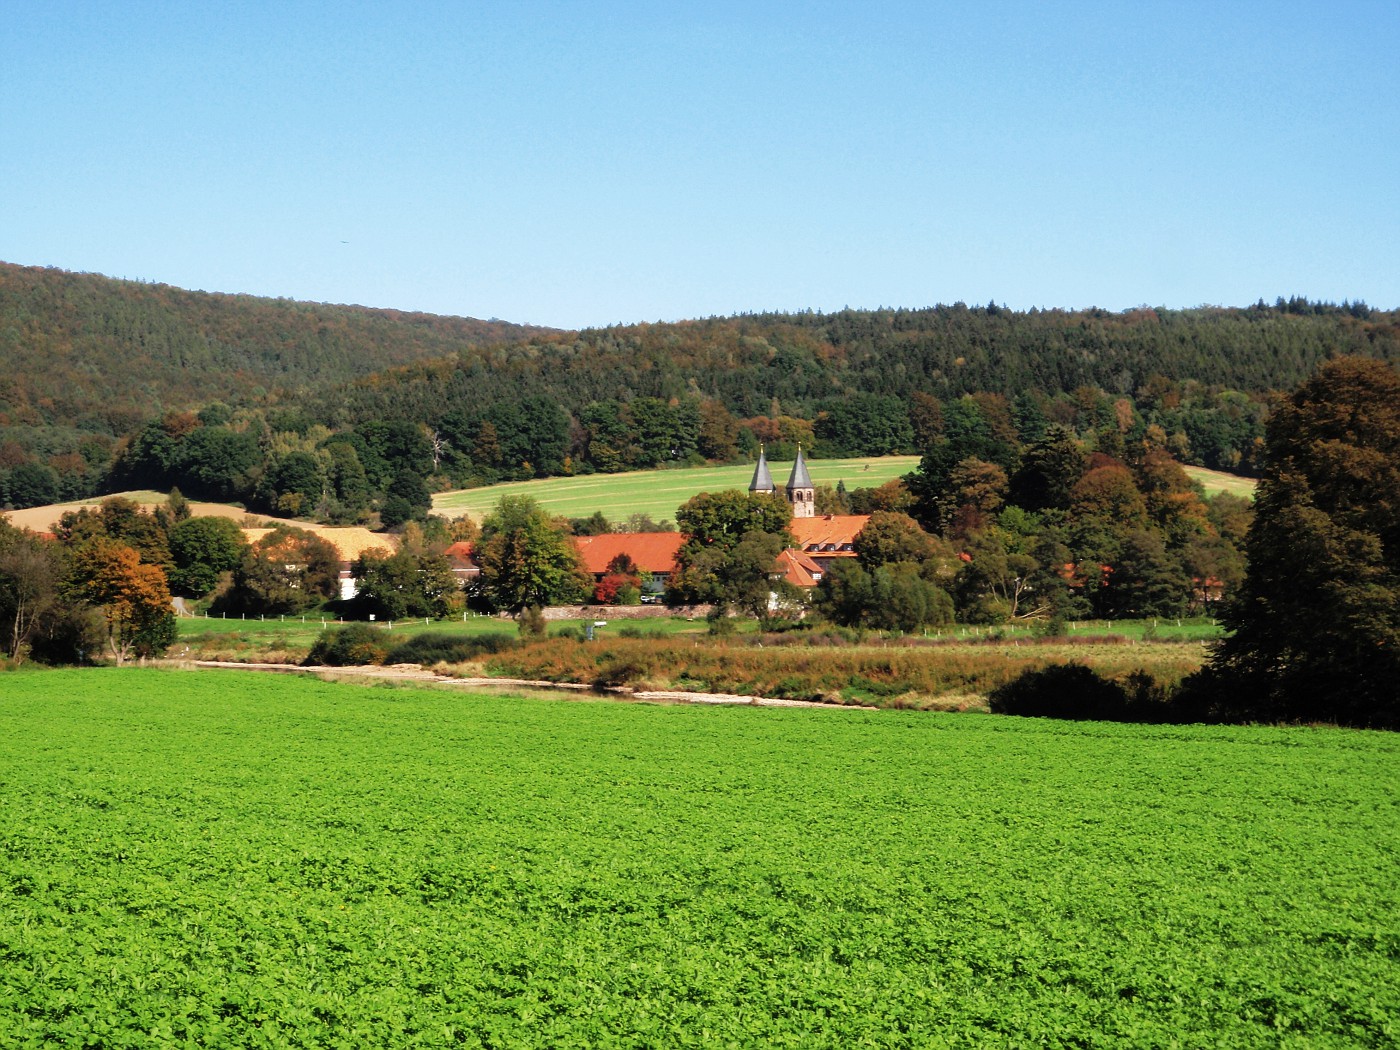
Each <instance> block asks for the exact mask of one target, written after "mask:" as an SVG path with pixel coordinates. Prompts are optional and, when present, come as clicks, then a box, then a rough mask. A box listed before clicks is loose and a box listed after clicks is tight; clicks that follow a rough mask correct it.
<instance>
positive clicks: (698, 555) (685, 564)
mask: <svg viewBox="0 0 1400 1050" xmlns="http://www.w3.org/2000/svg"><path fill="white" fill-rule="evenodd" d="M791 520H792V510H791V508H790V507H789V506H788V505H787V503H786V502H785V501H783V500H782V499H779V498H778V497H776V496H772V495H762V494H757V493H751V492H740V491H739V490H738V489H730V490H727V491H725V492H702V493H700V494H699V495H698V496H694V497H692V498H691V499H689V500H687V501H686V502H685V503H684V504H682V505H681V507H680V509H679V510H677V511H676V524H677V525H678V526H679V527H680V530H681V532H683V533H684V534H685V542H684V543H683V544H681V548H680V550H679V551H678V552H677V554H676V561H677V563H678V567H679V571H678V572H677V573H676V575H675V577H674V578H673V579H672V581H671V588H670V590H669V592H668V600H669V601H671V602H673V603H683V602H712V603H714V604H715V605H722V606H723V605H734V606H738V607H739V608H741V609H743V610H744V611H745V612H748V613H750V614H751V615H754V616H762V615H764V614H765V613H766V612H767V609H768V603H769V597H770V595H772V594H773V593H774V592H776V591H780V590H782V589H783V588H782V587H780V586H779V584H778V581H777V576H778V566H777V558H778V555H779V554H781V553H782V552H783V550H784V549H786V548H787V546H788V545H789V544H790V543H792V534H791V533H790V532H789V531H788V523H789V522H790V521H791Z"/></svg>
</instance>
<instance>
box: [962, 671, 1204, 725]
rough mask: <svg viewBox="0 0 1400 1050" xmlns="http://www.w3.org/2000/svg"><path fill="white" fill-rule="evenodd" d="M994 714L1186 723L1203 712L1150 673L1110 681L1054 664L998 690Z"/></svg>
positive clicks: (993, 695)
mask: <svg viewBox="0 0 1400 1050" xmlns="http://www.w3.org/2000/svg"><path fill="white" fill-rule="evenodd" d="M987 699H988V701H989V704H990V706H991V709H992V712H993V713H995V714H1002V715H1026V716H1030V717H1036V718H1065V719H1070V720H1075V721H1082V720H1090V719H1092V720H1098V721H1106V722H1147V723H1181V722H1194V721H1200V720H1201V717H1200V715H1201V712H1199V711H1198V710H1197V709H1196V708H1194V707H1192V706H1189V705H1188V704H1186V703H1184V702H1177V699H1176V697H1174V696H1173V693H1172V690H1171V689H1169V688H1168V687H1167V686H1166V685H1164V684H1163V683H1162V682H1159V681H1158V680H1157V679H1156V678H1154V677H1153V676H1152V675H1150V674H1148V673H1147V672H1146V671H1143V670H1138V671H1133V672H1131V673H1130V674H1128V675H1126V676H1124V677H1123V678H1122V680H1121V681H1120V680H1116V679H1105V678H1103V677H1101V676H1100V675H1098V674H1096V673H1095V672H1094V671H1093V670H1091V669H1090V668H1088V667H1085V666H1084V665H1083V664H1077V663H1069V664H1055V665H1053V666H1051V667H1046V668H1041V669H1038V670H1031V671H1026V672H1025V673H1023V674H1022V675H1020V676H1019V677H1018V678H1016V679H1014V680H1012V681H1010V682H1007V683H1006V684H1005V685H1001V686H998V687H997V688H995V689H993V690H992V691H991V693H990V694H989V695H988V697H987Z"/></svg>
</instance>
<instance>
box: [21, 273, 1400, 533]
mask: <svg viewBox="0 0 1400 1050" xmlns="http://www.w3.org/2000/svg"><path fill="white" fill-rule="evenodd" d="M1397 349H1400V315H1397V314H1396V313H1395V312H1393V311H1390V312H1387V311H1378V310H1373V309H1371V308H1370V307H1367V306H1365V305H1364V304H1360V303H1344V304H1342V305H1341V306H1336V305H1332V304H1322V303H1313V302H1309V301H1307V300H1301V299H1292V300H1287V301H1285V300H1279V301H1277V302H1275V303H1273V304H1265V303H1262V302H1260V303H1257V304H1255V305H1254V306H1252V307H1249V308H1245V309H1220V308H1200V309H1196V310H1166V309H1139V310H1132V311H1125V312H1122V313H1110V312H1107V311H1102V310H1085V311H1056V310H1048V311H1040V310H1030V311H1024V312H1021V311H1012V310H1007V309H1005V308H1003V307H998V306H996V305H995V304H994V303H993V304H988V305H987V306H985V307H976V306H967V305H965V304H961V303H957V304H953V305H951V306H937V307H932V308H928V309H924V310H875V311H852V310H847V311H841V312H839V313H834V314H821V313H813V312H808V313H796V314H761V315H745V316H738V317H729V318H711V319H707V320H701V321H689V322H681V323H676V324H656V325H632V326H621V327H615V328H607V329H598V330H588V331H583V332H572V333H569V332H548V331H542V330H528V329H523V328H520V327H518V326H508V325H500V324H494V323H488V322H475V321H471V320H469V319H461V318H433V317H428V316H426V315H410V314H401V313H397V312H395V311H382V310H381V311H370V310H363V309H360V308H352V307H331V306H326V305H324V304H307V303H293V302H289V301H285V300H268V299H256V298H252V297H247V296H218V295H208V294H206V293H196V292H184V291H181V290H179V289H173V288H168V287H166V286H159V285H145V284H140V283H137V282H121V281H112V280H110V279H107V278H100V277H96V276H92V275H75V274H64V273H62V272H60V271H52V270H34V269H28V268H21V267H9V266H3V265H0V350H3V352H4V355H5V360H6V361H7V363H8V364H10V365H11V367H10V368H9V369H8V370H7V372H6V374H5V375H4V376H0V506H9V507H24V506H33V505H38V504H41V503H47V502H52V501H54V500H58V499H76V498H80V497H86V496H90V495H93V494H99V493H103V492H110V491H116V490H117V488H118V487H119V486H123V485H126V484H130V483H133V482H135V481H138V480H140V479H142V478H160V479H162V480H163V481H164V482H165V483H166V484H178V485H179V486H180V487H181V488H182V489H184V490H185V491H187V492H189V493H190V494H191V495H194V494H197V493H198V494H206V493H213V492H220V491H221V492H226V493H230V496H229V497H227V498H234V499H237V500H239V501H240V502H244V503H245V504H247V505H248V506H249V507H255V508H258V509H264V510H268V511H271V510H274V509H278V508H277V506H276V505H277V503H278V501H282V502H284V503H287V504H295V503H298V502H300V504H301V508H300V509H299V510H298V511H287V510H285V509H283V510H282V512H283V513H299V514H301V515H303V516H307V517H320V518H322V519H323V520H328V521H329V520H368V519H367V513H368V512H373V511H378V510H380V509H382V508H383V507H384V505H385V504H386V503H389V502H390V501H392V506H391V507H389V508H388V509H389V514H388V517H389V518H390V519H398V518H401V516H402V514H403V513H404V511H405V505H407V507H408V508H410V509H411V508H413V507H415V506H416V507H421V506H422V505H423V502H422V495H423V494H422V492H421V491H419V487H418V486H417V485H416V484H415V483H414V481H413V479H410V478H407V477H405V480H404V481H403V482H402V486H403V491H401V492H399V493H393V494H391V493H389V492H388V486H389V484H390V482H388V481H386V480H383V478H382V472H380V471H378V465H377V464H376V463H375V462H373V461H372V460H373V456H374V455H375V454H382V453H377V450H375V449H374V448H373V447H372V446H373V445H374V444H375V440H376V439H375V438H374V437H373V436H372V428H373V427H374V426H375V425H395V426H397V425H408V426H412V427H416V428H418V430H419V431H420V432H421V434H422V438H423V441H424V442H425V443H426V448H427V452H426V453H425V454H424V455H422V456H419V457H418V458H416V459H415V460H414V462H413V463H412V465H411V470H404V471H400V473H401V474H404V475H406V474H407V473H412V474H413V476H414V478H418V479H421V480H423V481H424V482H425V484H426V486H427V487H428V489H429V490H430V491H431V490H433V489H437V488H447V487H461V486H467V485H478V484H487V483H491V482H494V481H501V480H515V479H521V478H526V477H541V476H551V475H568V474H578V473H590V472H595V471H600V472H609V471H619V470H631V469H641V468H647V467H653V466H658V465H665V464H681V463H687V462H701V461H705V462H735V461H739V460H742V459H743V458H745V457H752V456H753V454H754V452H755V451H756V448H757V446H758V445H759V444H760V443H763V444H766V445H767V446H768V447H769V448H770V451H771V452H772V454H773V455H774V456H775V457H785V456H788V455H791V454H792V452H793V451H795V449H796V446H797V445H798V444H799V443H800V444H802V445H803V447H804V448H805V449H806V450H807V451H808V453H809V454H811V455H817V456H822V455H881V454H886V453H892V452H911V453H917V454H922V453H923V452H925V451H926V450H927V448H928V447H929V441H930V438H931V434H932V432H933V430H934V429H936V420H937V417H938V406H940V405H942V404H946V403H950V402H955V401H957V400H958V399H960V398H962V397H964V396H967V395H974V396H984V397H991V396H996V397H1001V398H1004V399H1007V400H1008V401H1009V402H1010V403H1011V404H1012V405H1013V407H1014V409H1015V411H1016V413H1017V415H1018V417H1024V418H1026V419H1032V418H1033V417H1036V416H1041V417H1044V418H1045V419H1046V420H1048V421H1049V422H1055V423H1060V424H1062V425H1065V426H1068V427H1070V428H1072V429H1074V430H1075V431H1076V433H1078V434H1079V435H1080V436H1081V437H1088V436H1089V434H1090V433H1091V432H1093V431H1096V430H1099V429H1101V428H1102V427H1104V426H1106V425H1108V424H1109V423H1111V422H1113V421H1114V418H1115V417H1116V416H1119V415H1121V414H1122V413H1124V412H1127V413H1130V414H1131V415H1132V417H1133V420H1134V424H1135V425H1137V424H1140V425H1141V426H1143V427H1148V426H1157V427H1160V428H1161V429H1162V431H1163V432H1164V433H1165V434H1166V436H1167V440H1168V447H1169V448H1170V450H1171V451H1172V453H1173V455H1175V456H1176V457H1177V458H1178V459H1181V460H1182V461H1184V462H1189V463H1198V464H1201V465H1204V466H1209V467H1215V468H1220V469H1226V470H1236V471H1241V472H1249V471H1251V470H1253V469H1254V461H1253V456H1254V453H1255V452H1256V450H1257V448H1258V444H1259V441H1260V439H1261V438H1262V435H1263V419H1264V417H1265V415H1266V414H1267V404H1268V400H1269V397H1270V391H1273V390H1277V389H1284V388H1286V387H1288V386H1291V385H1293V384H1294V383H1296V382H1298V381H1299V380H1301V379H1302V378H1303V377H1304V376H1305V375H1307V374H1309V373H1310V372H1311V371H1312V370H1313V369H1314V368H1316V366H1317V365H1318V364H1319V363H1320V362H1322V361H1324V360H1326V359H1327V358H1328V357H1329V356H1333V355H1336V354H1339V353H1342V354H1353V353H1354V354H1362V355H1366V356H1371V357H1376V358H1379V359H1382V360H1392V361H1393V360H1395V359H1397V356H1400V355H1397ZM386 364H388V365H389V366H390V367H389V368H388V369H387V370H385V365H386ZM371 372H372V374H368V373H371ZM357 376H358V377H360V378H356V377H357ZM191 421H193V423H192V422H191ZM196 427H206V428H211V429H210V431H209V432H207V433H202V434H198V435H194V434H192V433H191V431H193V430H194V429H195V428H196ZM365 428H370V429H371V436H368V437H365V434H366V429H365ZM161 430H164V431H165V432H166V436H167V437H168V438H169V439H170V440H169V441H166V440H165V438H162V436H161V434H160V431H161ZM187 438H190V439H192V441H191V442H190V443H189V444H188V445H187V446H186V447H184V448H181V449H179V450H173V449H171V448H169V447H167V446H169V445H170V443H171V442H174V443H177V444H179V443H184V442H185V441H186V439H187ZM361 438H363V440H361ZM347 450H353V452H354V454H355V458H356V459H358V460H359V462H358V464H357V463H356V462H355V460H354V459H352V458H351V457H350V456H349V454H348V452H347ZM177 453H178V454H177ZM307 456H309V457H310V460H309V461H308V459H307V458H304V457H307ZM313 468H314V469H313ZM361 473H363V474H364V475H365V477H364V479H363V480H362V479H361V478H360V474H361ZM377 474H378V475H380V476H379V477H378V478H377V477H376V475H377ZM318 480H319V482H320V487H319V489H317V486H316V482H317V481H318ZM298 496H299V497H300V500H299V501H298V498H297V497H298Z"/></svg>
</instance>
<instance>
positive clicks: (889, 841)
mask: <svg viewBox="0 0 1400 1050" xmlns="http://www.w3.org/2000/svg"><path fill="white" fill-rule="evenodd" d="M0 725H3V729H4V732H3V733H0V770H3V774H2V775H3V780H4V785H5V790H4V791H3V792H0V886H2V887H3V893H4V899H5V901H6V904H5V908H4V910H3V911H0V952H3V955H4V960H5V963H4V966H3V967H0V1032H3V1033H4V1038H3V1042H4V1045H6V1046H7V1047H16V1048H31V1047H32V1048H38V1047H96V1046H102V1047H108V1048H121V1047H132V1048H135V1047H142V1048H144V1047H150V1046H176V1045H180V1046H221V1047H252V1046H258V1047H263V1046H281V1047H327V1046H345V1047H363V1046H417V1047H438V1046H442V1047H447V1046H467V1047H522V1048H528V1047H552V1048H557V1047H589V1048H593V1047H658V1046H665V1047H706V1046H714V1047H725V1046H741V1047H757V1046H775V1047H781V1046H789V1047H840V1048H847V1047H854V1046H868V1047H910V1048H914V1047H919V1048H923V1047H1013V1046H1014V1047H1020V1046H1076V1047H1126V1046H1132V1047H1189V1046H1230V1047H1280V1046H1297V1047H1303V1046H1306V1047H1324V1048H1325V1047H1393V1046H1395V1045H1396V1042H1397V1039H1400V1022H1397V1018H1400V950H1397V949H1398V948H1400V943H1398V942H1397V934H1396V929H1395V922H1394V920H1395V916H1396V915H1397V914H1400V879H1397V878H1396V875H1397V866H1396V855H1395V843H1396V842H1397V841H1400V807H1397V804H1396V799H1397V798H1400V779H1398V778H1400V774H1398V773H1397V770H1400V737H1397V736H1396V735H1394V734H1382V733H1368V732H1357V731H1345V730H1329V729H1308V728H1294V729H1281V728H1263V727H1208V728H1207V727H1141V726H1132V727H1129V726H1118V725H1111V724H1066V723H1055V722H1042V721H1037V720H1022V719H1014V718H997V717H990V716H988V717H980V716H942V715H927V714H925V715H912V714H908V713H902V712H864V711H850V710H847V711H813V710H774V709H758V708H749V707H741V708H724V709H718V708H702V707H660V706H649V705H619V704H608V703H576V702H573V703H570V702H562V701H539V700H522V699H518V698H511V697H491V698H486V697H475V696H469V695H461V694H458V693H448V692H444V691H440V690H424V689H406V688H395V689H388V688H382V687H380V688H367V687H359V686H347V685H334V684H328V683H323V682H316V681H306V680H302V679H288V678H285V677H282V676H273V675H257V674H252V673H240V672H227V673H217V674H215V673H190V672H172V671H157V670H139V669H128V670H121V671H118V670H87V671H50V672H20V673H12V674H9V675H6V676H5V678H4V681H3V687H0Z"/></svg>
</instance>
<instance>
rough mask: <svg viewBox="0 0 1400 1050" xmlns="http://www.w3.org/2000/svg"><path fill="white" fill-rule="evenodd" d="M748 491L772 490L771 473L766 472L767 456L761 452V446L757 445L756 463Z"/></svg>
mask: <svg viewBox="0 0 1400 1050" xmlns="http://www.w3.org/2000/svg"><path fill="white" fill-rule="evenodd" d="M749 491H750V492H765V493H769V492H773V491H774V486H773V475H772V474H770V473H769V472H768V457H766V456H765V455H764V454H763V446H762V445H759V446H758V465H757V466H756V467H754V468H753V480H752V481H750V482H749Z"/></svg>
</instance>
